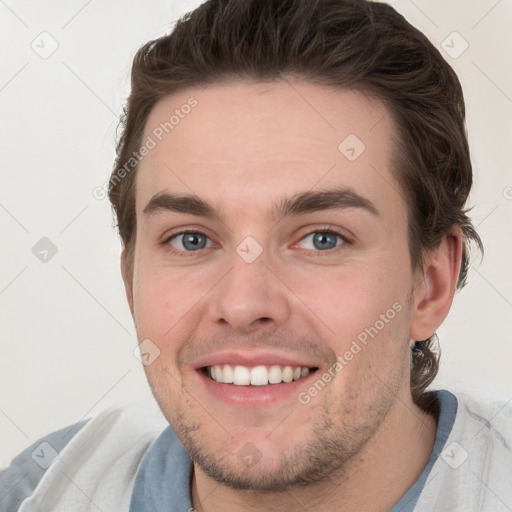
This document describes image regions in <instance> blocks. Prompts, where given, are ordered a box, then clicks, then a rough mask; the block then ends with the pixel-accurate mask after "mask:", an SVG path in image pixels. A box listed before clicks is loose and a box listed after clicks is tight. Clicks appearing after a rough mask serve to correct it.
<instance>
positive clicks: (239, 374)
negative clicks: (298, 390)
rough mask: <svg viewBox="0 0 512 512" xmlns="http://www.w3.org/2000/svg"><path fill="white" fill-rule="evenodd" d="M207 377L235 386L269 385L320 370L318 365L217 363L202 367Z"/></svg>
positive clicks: (286, 381) (290, 380)
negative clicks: (250, 365)
mask: <svg viewBox="0 0 512 512" xmlns="http://www.w3.org/2000/svg"><path fill="white" fill-rule="evenodd" d="M201 370H202V372H203V373H204V375H206V377H208V378H209V379H211V380H214V381H215V382H219V383H221V384H232V385H234V386H268V385H273V384H282V383H289V382H292V381H296V380H300V379H303V378H305V377H307V376H308V375H309V374H310V373H312V372H315V371H316V370H318V368H317V367H312V368H308V367H305V366H278V365H273V366H264V365H260V366H253V367H248V366H241V365H231V364H220V365H218V364H216V365H215V366H204V367H203V368H201Z"/></svg>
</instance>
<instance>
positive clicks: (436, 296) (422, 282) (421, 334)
mask: <svg viewBox="0 0 512 512" xmlns="http://www.w3.org/2000/svg"><path fill="white" fill-rule="evenodd" d="M461 263H462V233H461V230H460V229H459V228H452V230H451V231H450V232H449V233H448V234H447V235H445V237H444V238H443V240H442V241H441V243H440V244H439V246H438V247H436V248H435V249H433V250H432V251H431V252H430V253H429V254H428V257H427V258H426V259H425V266H424V268H423V271H422V273H421V275H419V276H418V279H417V280H416V287H415V289H414V292H413V296H414V305H413V311H412V318H411V329H410V333H409V337H410V339H411V340H415V341H416V340H426V339H427V338H429V337H430V336H432V335H433V334H434V333H435V332H436V330H437V329H438V328H439V326H440V325H441V324H442V323H443V321H444V319H445V318H446V316H447V315H448V312H449V311H450V308H451V305H452V302H453V296H454V295H455V290H456V287H457V280H458V277H459V272H460V267H461Z"/></svg>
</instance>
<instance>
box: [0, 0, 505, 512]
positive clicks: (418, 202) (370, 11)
mask: <svg viewBox="0 0 512 512" xmlns="http://www.w3.org/2000/svg"><path fill="white" fill-rule="evenodd" d="M464 115H465V114H464V101H463V96H462V91H461V87H460V84H459V81H458V79H457V77H456V75H455V74H454V72H453V70H452V69H451V68H450V67H449V66H448V65H447V63H446V62H445V61H444V60H443V59H442V57H441V56H440V54H439V52H438V51H437V50H436V49H435V48H434V47H433V45H432V44H431V43H430V42H429V41H428V40H427V39H426V37H425V36H423V35H422V34H421V33H420V32H418V31H417V30H416V29H414V28H413V27H412V26H411V25H409V24H408V23H407V22H406V21H405V20H404V19H403V17H402V16H400V15H399V14H397V13H396V11H394V10H393V9H392V8H391V7H390V6H388V5H386V4H381V3H377V2H368V1H364V0H336V1H334V0H319V1H318V2H311V1H309V0H289V1H282V0H280V1H277V0H274V1H273V0H270V1H267V2H260V1H258V0H210V1H208V2H206V3H204V4H203V5H201V6H200V7H199V8H198V9H196V10H195V11H193V12H192V13H191V14H189V15H187V16H186V17H185V18H183V19H182V20H180V21H179V22H178V23H177V25H176V27H175V28H174V30H173V32H172V34H170V35H169V36H165V37H163V38H160V39H158V40H156V41H151V42H149V43H148V44H146V45H145V46H144V47H142V48H141V49H140V50H139V52H138V54H137V56H136V57H135V60H134V64H133V70H132V90H131V94H130V97H129V99H128V105H127V109H126V112H125V117H124V119H123V132H122V134H121V137H120V140H119V144H118V147H117V159H116V164H115V166H114V170H113V173H112V176H111V180H110V190H109V193H110V199H111V202H112V204H113V208H114V211H115V213H116V215H117V222H118V228H119V232H120V235H121V238H122V242H123V247H124V249H123V254H122V261H121V268H122V276H123V280H124V283H125V287H126V294H127V299H128V303H129V307H130V310H131V313H132V316H133V319H134V322H135V326H136V329H137V334H138V339H139V342H140V347H141V353H142V354H143V356H142V358H143V361H144V365H145V366H144V368H145V371H146V374H147V378H148V381H149V383H150V386H151V389H152V391H153V394H154V397H155V399H156V402H157V404H158V408H154V407H152V406H151V404H149V405H148V406H147V407H145V408H143V409H134V408H128V409H123V410H114V411H106V412H104V413H102V414H100V415H99V416H98V417H96V418H93V419H91V420H89V421H86V422H83V423H82V424H77V425H75V426H73V427H72V430H70V429H67V430H64V431H60V432H57V433H53V434H51V435H50V436H48V437H47V438H46V440H47V441H46V442H47V443H48V444H49V445H50V446H54V445H58V449H56V451H58V452H59V457H57V458H56V459H55V461H54V462H53V464H52V465H51V466H50V467H49V468H48V469H46V471H40V473H38V474H35V473H34V471H33V470H32V469H31V466H30V465H29V463H30V461H29V460H28V454H29V453H31V452H33V451H34V449H35V446H36V445H34V447H31V448H29V449H27V450H26V452H24V453H23V454H21V455H20V456H18V457H17V458H16V459H14V461H13V464H12V465H11V467H10V468H9V469H8V470H6V471H5V472H4V473H3V474H2V476H1V480H0V481H3V482H4V483H3V488H2V490H3V489H6V492H7V490H8V486H10V490H9V494H8V495H7V498H6V499H4V500H3V501H4V503H6V504H4V503H2V502H0V506H2V507H4V508H3V509H2V510H17V509H19V510H20V511H23V512H28V511H35V510H56V511H61V510H62V511H64V510H66V511H69V510H93V509H98V510H129V511H130V512H139V511H153V510H157V511H163V510H176V511H186V510H196V511H212V512H213V511H227V512H230V511H242V510H251V511H260V510H280V511H283V510H294V511H295V510H308V511H325V510H343V511H356V510H357V511H360V510H364V511H388V510H392V511H393V512H398V511H402V512H403V511H412V510H415V511H431V510H436V511H440V510H446V511H448V510H449V511H464V512H466V511H469V510H486V511H498V510H500V511H501V510H512V491H511V486H510V483H509V482H510V474H511V470H512V454H511V452H510V446H511V443H512V436H511V434H510V421H511V415H512V410H511V408H510V406H509V405H507V402H506V401H503V402H495V403H491V402H489V403H483V402H479V401H476V400H474V399H472V398H470V397H467V396H464V395H458V396H455V395H454V394H452V393H450V392H448V391H446V390H444V391H438V392H433V391H430V392H427V391H426V388H427V387H428V386H429V384H430V383H431V382H432V380H433V378H434V377H435V375H436V372H437V364H438V359H437V355H436V352H435V332H436V330H437V329H438V327H439V326H440V325H441V323H442V322H443V320H444V319H445V317H446V315H447V314H448V311H449V309H450V306H451V304H452V300H453V296H454V293H455V290H456V288H457V287H462V286H463V284H464V282H465V277H466V273H467V269H468V244H469V242H471V241H472V240H473V241H475V242H476V243H477V245H479V246H481V242H480V239H479V237H478V235H477V233H476V232H475V230H474V228H473V226H472V224H471V222H470V220H469V218H468V217H467V215H466V211H465V209H464V208H465V205H466V200H467V197H468V194H469V191H470V189H471V184H472V171H471V162H470V156H469V149H468V144H467V138H466V133H465V123H464ZM496 411H499V413H498V414H496ZM52 443H53V444H52ZM37 446H41V444H40V443H38V444H37ZM23 473H26V474H25V475H23ZM16 480H18V484H19V485H17V487H16V485H15V482H16ZM13 489H14V490H13ZM4 494H5V492H4ZM21 503H22V504H21ZM5 507H7V508H5Z"/></svg>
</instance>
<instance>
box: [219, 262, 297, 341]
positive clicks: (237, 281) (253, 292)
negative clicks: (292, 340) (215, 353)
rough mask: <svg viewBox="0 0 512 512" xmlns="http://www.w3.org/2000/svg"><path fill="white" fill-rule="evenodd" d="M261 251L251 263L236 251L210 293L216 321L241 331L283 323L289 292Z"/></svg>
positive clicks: (287, 311)
mask: <svg viewBox="0 0 512 512" xmlns="http://www.w3.org/2000/svg"><path fill="white" fill-rule="evenodd" d="M264 254H265V253H263V254H261V255H260V256H259V257H258V258H257V259H256V260H255V261H253V262H252V263H248V262H246V261H245V260H244V259H243V258H241V257H240V256H239V255H238V254H235V256H234V257H233V258H232V260H231V261H232V267H231V269H230V270H229V271H228V272H227V273H226V274H225V275H224V277H223V278H222V279H221V281H220V282H219V284H218V285H217V286H216V287H215V292H214V293H213V294H212V300H211V302H210V306H211V315H212V318H213V321H214V322H215V323H217V324H223V325H224V326H226V325H229V326H230V327H231V329H232V330H233V331H236V332H238V333H240V334H244V333H245V334H247V333H251V332H253V331H254V330H256V329H258V328H261V327H265V328H268V329H272V328H277V327H280V326H283V325H284V324H285V323H286V321H287V320H288V318H289V317H290V299H291V296H292V292H291V291H290V289H289V288H288V287H287V286H286V284H285V282H284V280H283V279H282V277H281V276H279V271H278V270H276V269H275V265H273V266H270V265H269V262H268V261H267V258H266V257H265V256H264Z"/></svg>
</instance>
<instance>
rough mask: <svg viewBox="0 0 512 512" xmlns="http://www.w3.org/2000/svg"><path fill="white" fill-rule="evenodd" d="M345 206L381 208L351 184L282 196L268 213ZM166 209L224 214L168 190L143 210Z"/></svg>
mask: <svg viewBox="0 0 512 512" xmlns="http://www.w3.org/2000/svg"><path fill="white" fill-rule="evenodd" d="M345 208H360V209H362V210H366V211H367V212H369V213H371V214H373V215H377V216H378V215H379V210H378V209H377V207H376V206H375V204H374V203H372V202H371V201H370V200H369V199H367V198H365V197H363V196H361V195H359V194H357V193H356V192H354V191H353V190H351V189H349V188H336V189H329V190H315V191H307V192H300V193H297V194H294V195H293V196H291V197H284V198H281V199H280V200H279V201H277V202H276V203H275V204H274V205H273V206H272V207H271V208H270V210H269V216H270V218H272V219H282V218H284V217H288V216H293V215H300V214H306V213H313V212H316V211H324V210H341V209H345ZM163 211H172V212H178V213H188V214H191V215H196V216H199V217H205V218H208V219H213V218H222V215H220V214H219V213H218V212H217V211H216V210H215V208H214V207H213V206H211V205H210V204H208V203H207V202H205V201H203V200H202V199H200V198H199V197H197V196H194V195H176V194H170V193H168V192H159V193H158V194H155V195H154V196H153V197H152V198H151V199H150V200H149V202H148V204H147V205H146V207H145V208H144V210H143V212H144V214H145V215H148V216H152V215H155V214H157V213H160V212H163Z"/></svg>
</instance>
